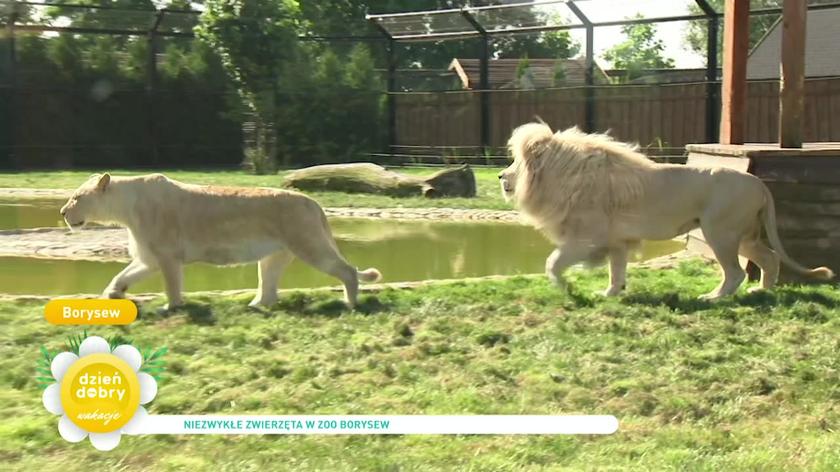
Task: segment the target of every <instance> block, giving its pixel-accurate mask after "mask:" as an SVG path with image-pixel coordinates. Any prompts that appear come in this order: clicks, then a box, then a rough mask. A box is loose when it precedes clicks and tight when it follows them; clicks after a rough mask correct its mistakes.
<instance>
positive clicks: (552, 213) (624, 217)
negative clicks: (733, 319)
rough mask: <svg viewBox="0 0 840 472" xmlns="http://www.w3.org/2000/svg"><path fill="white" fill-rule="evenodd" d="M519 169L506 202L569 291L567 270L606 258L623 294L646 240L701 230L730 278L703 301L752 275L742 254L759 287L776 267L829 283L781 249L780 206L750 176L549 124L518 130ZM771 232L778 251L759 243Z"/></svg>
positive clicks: (771, 280) (508, 176) (506, 182)
mask: <svg viewBox="0 0 840 472" xmlns="http://www.w3.org/2000/svg"><path fill="white" fill-rule="evenodd" d="M508 148H509V151H510V153H511V155H512V156H513V163H512V164H511V165H510V166H509V167H508V168H507V169H505V170H504V171H502V172H501V173H500V174H499V179H500V182H501V186H502V193H503V195H504V197H505V198H506V199H508V200H513V201H514V202H515V204H516V206H517V207H518V208H519V209H520V210H521V211H522V212H523V213H524V215H525V216H526V217H527V218H528V219H529V220H530V221H531V222H532V223H533V224H534V225H535V226H536V227H537V228H539V229H540V230H542V231H543V232H544V233H545V234H546V235H547V236H548V237H549V238H550V239H551V240H552V242H553V243H554V244H555V245H556V247H557V249H555V250H554V252H552V253H551V255H550V256H549V257H548V260H546V265H545V267H546V273H547V274H548V277H549V278H550V279H551V280H552V281H554V282H555V283H557V284H562V283H563V279H562V273H563V271H564V270H565V269H566V268H568V267H569V266H571V265H573V264H576V263H579V262H584V261H598V260H602V259H603V258H604V257H608V258H609V261H610V284H609V287H608V288H607V290H606V292H605V293H604V294H605V295H607V296H610V295H617V294H619V293H620V292H621V291H622V290H623V289H624V288H625V272H626V267H627V255H628V251H629V250H631V249H632V248H633V247H634V246H636V245H638V244H639V242H640V241H641V240H645V239H648V240H657V239H659V240H661V239H671V238H674V237H676V236H679V235H681V234H684V233H687V232H688V231H690V230H692V229H694V228H697V227H700V228H701V229H702V230H703V235H704V236H705V238H706V241H707V243H708V244H709V246H711V248H712V250H713V251H714V254H715V257H716V258H717V260H718V263H719V264H720V266H721V269H722V271H723V280H722V281H721V283H720V284H719V285H718V286H717V288H715V289H714V290H712V291H711V292H709V293H707V294H705V295H703V296H702V297H701V298H706V299H717V298H720V297H724V296H727V295H730V294H732V293H734V292H735V291H736V290H737V289H738V287H739V286H740V285H741V283H742V282H743V281H744V278H745V273H744V270H743V268H742V267H741V264H740V262H739V260H738V254H741V255H742V256H744V257H745V258H747V259H749V260H751V261H753V262H755V263H756V264H757V265H758V266H759V267H760V268H761V283H760V287H758V288H763V289H769V288H771V287H773V286H774V285H775V284H776V281H777V278H778V275H779V261H780V260H781V262H784V263H785V265H787V266H788V267H790V268H792V269H793V270H795V271H797V272H799V273H802V274H805V275H808V276H811V277H814V278H817V279H822V280H829V279H831V278H833V277H834V274H833V273H832V271H831V270H830V269H828V268H826V267H818V268H816V269H808V268H806V267H803V266H801V265H799V264H798V263H796V261H794V260H793V259H791V258H790V257H789V256H788V255H787V254H786V253H785V250H784V248H783V247H782V244H781V242H780V241H779V234H778V233H777V230H776V210H775V207H774V205H773V196H772V195H771V194H770V191H769V190H768V189H767V186H766V185H764V183H763V182H762V181H761V180H759V179H758V178H756V177H755V176H753V175H750V174H746V173H743V172H738V171H735V170H731V169H724V168H696V167H687V166H683V165H670V164H657V163H654V162H653V161H651V160H649V159H647V158H646V157H645V156H644V155H642V154H640V153H639V152H638V151H637V148H636V147H633V146H630V145H627V144H624V143H620V142H616V141H614V140H613V139H612V138H610V137H609V136H606V135H602V134H586V133H582V132H581V131H579V130H578V129H577V128H570V129H567V130H565V131H560V132H557V133H553V132H552V131H551V128H549V127H548V126H547V125H546V124H544V123H528V124H525V125H522V126H520V127H519V128H516V130H514V131H513V134H512V135H511V137H510V140H509V141H508ZM762 226H763V227H764V230H765V232H766V233H767V238H768V240H769V242H770V246H772V249H771V248H769V247H767V246H766V245H765V244H764V243H763V242H762V241H761V239H760V235H761V228H762Z"/></svg>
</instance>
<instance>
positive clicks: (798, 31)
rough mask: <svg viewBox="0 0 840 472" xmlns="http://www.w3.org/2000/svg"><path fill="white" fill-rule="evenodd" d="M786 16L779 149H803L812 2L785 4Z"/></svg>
mask: <svg viewBox="0 0 840 472" xmlns="http://www.w3.org/2000/svg"><path fill="white" fill-rule="evenodd" d="M782 12H783V13H782V14H783V17H782V76H781V82H780V93H779V102H780V103H779V146H780V147H783V148H801V147H802V113H803V111H804V109H805V101H804V91H805V23H806V15H807V14H808V2H806V1H805V0H785V3H784V6H783V8H782Z"/></svg>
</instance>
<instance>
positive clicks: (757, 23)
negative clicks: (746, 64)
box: [683, 0, 779, 64]
mask: <svg viewBox="0 0 840 472" xmlns="http://www.w3.org/2000/svg"><path fill="white" fill-rule="evenodd" d="M706 1H708V2H709V5H710V6H711V7H712V8H714V9H715V10H716V11H719V12H721V11H723V3H724V2H725V0H706ZM750 5H751V7H752V8H771V7H778V6H779V2H778V0H751V2H750ZM689 10H690V11H691V13H692V14H694V15H699V14H702V13H703V11H702V10H701V9H700V7H699V6H697V4H696V3H692V4H691V5H690V6H689ZM778 19H779V15H754V16H751V17H750V48H752V47H753V46H755V45H756V44H758V41H759V40H761V38H763V37H764V35H765V34H766V33H767V31H768V30H769V29H770V27H771V26H773V23H775V22H776V21H777V20H778ZM707 25H708V23H707V22H706V21H704V20H699V21H689V22H688V25H687V26H686V28H685V36H684V37H683V41H684V42H685V44H686V45H687V46H688V47H689V48H690V49H691V50H692V51H694V52H696V53H698V54H701V55H702V56H703V57H706V45H707V41H708V37H709V30H708V26H707ZM717 45H718V48H717V54H718V64H720V58H721V54H722V53H723V19H722V18H721V21H720V25H719V27H718V43H717Z"/></svg>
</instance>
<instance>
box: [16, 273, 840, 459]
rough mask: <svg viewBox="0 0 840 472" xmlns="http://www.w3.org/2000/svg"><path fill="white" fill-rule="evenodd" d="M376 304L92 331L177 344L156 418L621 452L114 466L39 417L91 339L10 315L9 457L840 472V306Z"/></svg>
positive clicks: (205, 308)
mask: <svg viewBox="0 0 840 472" xmlns="http://www.w3.org/2000/svg"><path fill="white" fill-rule="evenodd" d="M570 278H571V281H572V283H573V284H574V287H575V288H574V292H573V295H567V294H565V293H562V292H560V291H558V290H557V289H555V288H554V287H552V286H550V285H549V284H548V282H547V281H546V280H545V279H544V277H517V278H513V279H509V280H505V281H484V282H461V283H454V284H447V285H432V286H425V287H421V288H417V289H413V290H397V289H386V290H384V291H380V292H376V293H369V294H366V295H363V297H362V299H361V300H362V301H361V306H360V308H359V310H358V311H356V312H348V311H346V310H345V309H344V308H343V306H342V304H341V303H340V302H338V299H339V295H338V294H336V293H332V292H326V291H321V292H294V293H290V294H284V295H283V297H282V301H281V303H280V304H279V305H278V306H277V307H276V308H275V309H274V310H273V311H271V312H270V313H259V312H254V311H249V310H247V309H246V307H245V305H246V303H247V301H248V299H249V298H250V297H249V296H248V295H243V296H242V297H233V298H225V297H221V296H195V295H193V296H188V297H187V299H188V301H189V305H188V306H187V308H185V309H183V310H182V311H180V312H178V313H176V314H174V315H172V316H169V317H161V316H159V315H157V314H156V308H158V307H160V305H162V303H163V299H158V300H156V301H154V302H152V303H149V304H145V305H143V306H141V317H140V320H139V321H138V322H136V323H135V324H133V325H131V326H130V327H127V328H122V329H120V328H105V329H97V330H96V333H95V334H100V335H103V336H106V337H107V336H111V335H114V334H121V335H124V336H127V337H130V338H131V339H133V340H134V341H135V344H138V345H141V346H153V347H161V346H167V347H168V348H169V353H168V354H167V356H166V357H167V365H168V375H167V378H166V379H164V381H163V382H162V383H161V386H160V391H159V393H158V396H157V398H156V399H155V401H154V402H153V404H152V407H151V411H152V412H153V413H158V414H164V413H171V414H187V413H195V414H212V413H220V414H224V413H248V414H256V413H265V414H301V413H321V414H351V413H356V414H363V413H366V414H377V413H379V414H388V413H390V414H421V413H428V414H477V413H508V414H516V413H534V414H540V413H542V414H562V413H593V414H614V415H616V416H617V417H618V418H619V420H620V422H621V427H620V430H619V432H618V433H617V434H615V435H613V436H610V437H556V436H486V437H485V436H462V437H443V436H399V437H376V436H372V437H361V436H359V437H352V436H337V437H316V436H304V437H279V436H274V437H268V436H267V437H258V436H247V437H235V436H230V437H220V436H181V437H176V436H172V437H168V436H150V437H125V438H124V439H123V442H122V444H120V446H119V447H118V448H117V449H116V450H115V451H113V452H111V453H99V452H96V451H95V450H94V449H93V448H92V447H91V446H90V444H89V443H87V442H83V443H81V444H75V445H74V444H68V443H65V442H64V441H63V440H61V439H60V438H59V436H58V433H57V431H56V422H57V418H55V417H52V416H51V415H49V414H48V413H47V412H46V411H45V410H44V409H43V407H42V406H41V401H40V391H39V390H38V387H37V384H36V381H35V376H36V374H35V371H34V368H35V365H36V361H37V358H38V356H39V355H40V353H39V351H38V348H39V346H41V345H45V346H47V347H48V348H52V349H57V348H59V347H61V346H62V344H63V342H64V340H65V339H66V338H67V336H68V335H70V334H72V333H73V332H75V331H78V330H77V329H71V328H64V327H55V326H50V325H47V324H46V322H45V321H43V316H42V309H43V306H42V304H40V303H35V302H25V301H19V302H11V301H9V302H2V303H0V320H2V323H3V326H6V327H7V329H5V330H2V332H0V353H2V356H0V386H2V387H0V416H2V418H3V421H2V422H0V462H2V463H3V464H4V467H3V468H4V469H5V470H43V471H47V470H58V469H60V470H62V471H66V472H70V471H75V470H84V471H90V470H94V469H95V468H102V470H111V469H112V468H116V469H126V470H190V471H192V470H289V469H294V470H451V469H453V468H454V469H471V470H510V471H519V470H595V469H597V470H657V471H659V470H710V471H712V470H761V471H765V470H779V471H782V470H785V471H788V470H825V471H829V470H838V468H840V448H838V447H837V444H838V436H837V434H838V433H837V432H836V431H837V430H838V428H840V409H838V407H837V405H838V402H840V382H838V375H839V374H840V355H838V352H840V312H838V304H840V290H838V289H837V288H835V287H829V286H820V287H816V286H801V287H800V286H788V287H782V288H779V289H778V290H775V291H773V292H771V293H764V294H760V293H757V294H749V295H748V294H746V293H743V292H742V293H741V294H740V295H738V296H736V297H734V298H733V299H731V300H726V301H723V302H719V303H709V302H702V301H698V300H696V296H697V295H699V294H700V293H703V292H705V291H708V290H709V289H711V288H712V287H713V286H714V285H715V283H716V281H717V274H716V271H715V269H714V268H713V267H712V266H708V265H705V264H703V263H700V262H692V263H688V264H685V265H682V266H681V267H680V268H677V269H668V270H647V269H635V270H632V271H631V277H630V284H631V286H630V292H629V294H628V295H626V296H625V297H623V298H619V299H610V300H605V299H603V298H601V297H599V296H596V295H592V292H594V291H595V290H596V289H600V288H602V287H603V285H604V284H605V279H606V274H605V271H604V270H596V271H587V272H584V271H576V272H573V273H572V274H571V277H570Z"/></svg>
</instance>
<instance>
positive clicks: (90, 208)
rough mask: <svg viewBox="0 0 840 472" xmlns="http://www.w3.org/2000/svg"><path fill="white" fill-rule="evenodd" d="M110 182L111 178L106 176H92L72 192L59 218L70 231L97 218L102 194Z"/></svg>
mask: <svg viewBox="0 0 840 472" xmlns="http://www.w3.org/2000/svg"><path fill="white" fill-rule="evenodd" d="M110 181H111V176H110V175H108V174H102V175H99V174H94V175H92V176H91V177H90V179H88V181H87V182H85V183H83V184H82V186H81V187H79V188H78V189H76V191H75V192H73V195H72V196H71V197H70V199H69V200H67V203H65V204H64V206H63V207H61V216H62V217H64V222H65V223H67V226H69V227H70V229H80V228H82V227H83V226H84V225H85V223H88V222H90V221H95V220H96V219H98V218H99V216H100V212H101V208H102V207H103V200H104V198H105V197H104V193H105V191H106V189H107V187H108V183H109V182H110Z"/></svg>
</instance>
